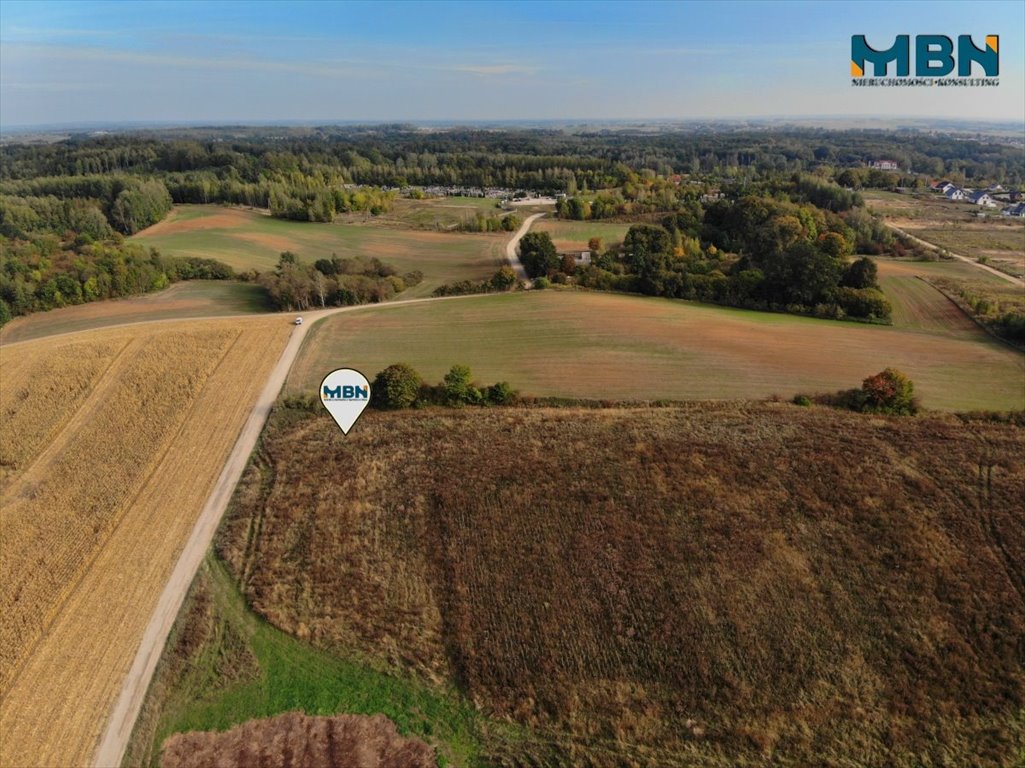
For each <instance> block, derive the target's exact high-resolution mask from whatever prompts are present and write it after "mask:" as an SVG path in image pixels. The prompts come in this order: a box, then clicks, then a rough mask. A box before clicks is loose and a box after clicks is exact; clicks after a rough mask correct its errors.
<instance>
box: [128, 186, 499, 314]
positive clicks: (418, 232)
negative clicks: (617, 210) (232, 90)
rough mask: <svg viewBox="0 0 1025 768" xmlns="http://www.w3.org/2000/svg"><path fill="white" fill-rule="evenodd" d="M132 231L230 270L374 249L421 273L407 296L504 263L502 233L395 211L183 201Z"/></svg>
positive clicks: (402, 268) (171, 251) (478, 276)
mask: <svg viewBox="0 0 1025 768" xmlns="http://www.w3.org/2000/svg"><path fill="white" fill-rule="evenodd" d="M460 208H462V207H460ZM460 215H463V214H462V213H460ZM132 239H133V240H134V241H137V242H139V243H141V244H142V245H146V246H153V247H155V248H157V249H158V250H159V251H160V252H161V253H165V254H168V255H171V256H199V257H202V258H207V259H217V260H219V261H222V262H224V263H225V264H228V265H230V266H232V267H234V268H235V269H237V270H249V269H256V270H259V271H261V272H263V271H267V270H271V269H273V268H274V266H275V265H276V264H277V262H278V257H279V256H280V254H281V252H282V251H292V252H294V253H296V254H298V255H299V257H300V258H301V259H302V260H304V261H307V262H310V263H312V262H314V261H316V260H317V259H324V258H331V256H332V254H336V255H338V256H341V257H354V256H363V257H370V256H376V257H377V258H379V259H381V261H383V262H385V263H386V264H389V265H391V266H393V267H395V268H396V269H397V270H398V271H399V272H400V273H406V272H411V271H414V270H418V271H420V272H422V273H423V275H424V280H423V282H422V283H420V284H419V285H417V286H415V287H414V288H411V289H410V290H408V291H406V292H404V293H403V294H402V297H403V298H415V297H421V296H430V295H431V293H432V291H433V290H434V289H435V288H437V287H438V286H439V285H443V284H445V283H451V282H456V281H458V280H483V279H486V278H489V277H491V276H492V275H493V274H494V273H495V270H497V269H498V268H499V267H500V266H501V265H502V264H503V263H504V260H505V243H506V241H507V240H508V239H509V236H508V234H505V233H501V234H469V233H460V232H431V231H424V230H422V229H417V228H415V226H414V225H412V224H404V223H403V222H402V220H401V219H399V220H391V221H376V220H374V219H371V218H367V219H366V220H365V221H364V220H359V223H356V221H355V220H353V219H351V218H350V219H339V220H338V221H336V222H335V223H333V224H319V223H311V222H298V221H286V220H283V219H274V218H271V217H270V216H269V215H267V214H265V213H262V212H260V211H254V210H247V209H242V208H225V207H221V206H212V205H183V206H178V207H176V208H175V209H174V210H173V211H172V212H171V214H170V215H169V216H168V217H167V218H166V219H164V221H162V222H160V223H159V224H155V225H154V226H152V227H150V228H149V229H146V230H143V231H142V232H140V233H139V234H137V235H135V236H134V237H133V238H132Z"/></svg>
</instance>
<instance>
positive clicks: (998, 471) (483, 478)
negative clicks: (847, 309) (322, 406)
mask: <svg viewBox="0 0 1025 768" xmlns="http://www.w3.org/2000/svg"><path fill="white" fill-rule="evenodd" d="M1023 457H1025V431H1023V429H1022V427H1020V426H1014V425H1009V424H995V423H989V422H963V421H961V420H959V419H957V418H954V417H951V416H938V415H937V416H929V417H919V418H914V419H912V418H904V419H899V418H881V417H870V416H862V415H856V414H850V413H845V412H839V411H834V410H831V409H826V408H807V409H805V408H799V407H797V406H791V405H782V404H775V405H774V404H735V403H721V404H712V403H705V404H692V405H688V406H685V407H672V408H664V409H646V408H637V409H583V410H582V409H574V408H566V409H554V410H552V409H524V408H499V409H493V410H480V409H467V410H463V411H451V410H436V409H432V410H427V411H419V412H417V411H413V412H404V413H394V414H382V413H379V412H371V413H369V414H368V415H366V416H364V419H363V421H362V422H361V423H360V424H358V425H357V427H356V429H355V430H354V431H353V432H352V433H351V434H350V435H349V436H348V437H343V436H342V435H341V433H340V432H339V431H338V429H337V428H336V427H335V426H334V424H333V423H332V422H331V420H330V419H329V418H328V417H327V416H326V415H325V414H316V415H310V414H307V413H305V412H301V411H294V410H288V409H284V410H280V411H278V412H277V413H276V414H275V416H273V417H272V421H271V427H270V428H269V430H268V431H267V432H266V433H265V435H264V439H263V442H262V445H261V449H260V451H259V452H258V454H257V455H255V456H254V459H253V462H252V463H251V465H250V467H249V468H248V469H247V471H246V474H245V476H244V478H243V481H242V483H241V484H240V486H239V489H238V491H237V493H236V498H235V501H234V503H233V507H232V509H231V511H230V512H229V515H228V517H227V518H226V519H225V523H224V524H223V525H222V529H221V531H220V532H219V534H218V539H217V549H218V552H219V554H220V556H221V557H223V558H224V560H225V561H226V563H227V564H228V567H229V569H230V571H231V573H232V574H233V575H234V577H235V578H236V579H237V580H238V582H239V583H240V584H241V588H242V590H243V593H244V595H245V596H246V598H247V599H248V600H249V601H250V603H251V605H252V606H253V607H254V608H255V610H256V611H258V612H259V613H260V614H262V615H263V616H265V617H266V618H267V619H268V620H269V621H270V622H271V623H272V624H273V625H275V626H276V627H280V628H281V629H284V630H285V631H287V632H289V633H291V634H292V635H293V636H295V637H296V638H300V639H302V640H304V641H306V642H307V643H310V644H312V645H313V646H316V647H318V648H320V649H324V650H325V651H327V652H329V653H331V654H335V655H337V656H338V657H343V658H346V657H347V658H356V659H370V660H376V661H375V663H378V664H383V665H386V666H387V667H388V668H391V669H394V670H396V673H411V674H414V675H416V676H418V677H419V678H420V679H423V680H427V681H434V684H435V685H439V686H442V687H444V686H445V685H447V684H455V685H456V686H458V688H459V689H460V690H461V691H462V692H463V694H464V695H465V696H466V697H467V698H468V699H469V700H470V701H472V702H474V703H475V704H476V706H478V707H480V708H481V709H482V711H483V712H484V713H486V714H488V715H490V716H493V717H495V718H498V719H500V720H501V719H507V720H508V721H511V722H513V723H516V724H518V726H519V727H521V728H523V729H524V730H522V731H521V732H519V733H520V736H521V737H522V738H521V739H520V740H517V738H509V737H506V738H501V739H498V740H496V741H489V740H488V739H489V737H488V736H487V735H486V734H485V736H484V737H483V738H484V740H485V752H484V755H485V757H486V759H485V760H484V764H495V765H586V766H619V765H655V764H657V765H665V766H760V765H766V764H779V765H810V764H816V765H836V766H841V765H859V766H884V765H885V766H913V765H940V764H950V765H1011V764H1014V761H1015V759H1016V756H1017V757H1020V755H1021V754H1022V749H1023V748H1025V722H1023V721H1022V719H1021V712H1022V707H1023V706H1025V666H1023V664H1025V661H1023V658H1022V655H1021V654H1022V638H1023V637H1025V570H1023V567H1022V564H1023V563H1025V526H1023V522H1022V520H1023V518H1022V506H1021V505H1022V502H1021V496H1020V491H1021V488H1022V487H1023V485H1025V458H1023ZM235 685H236V684H235V683H233V682H232V681H231V680H230V679H228V680H218V679H217V678H216V676H215V677H214V679H212V680H210V681H209V682H208V683H206V696H207V699H206V700H207V701H208V702H216V701H218V700H220V699H221V698H224V699H225V700H226V701H227V700H232V699H231V696H232V693H231V692H232V690H234V688H233V686H235ZM210 706H213V704H210ZM263 714H266V713H263ZM321 714H323V712H321ZM250 716H253V715H250ZM197 726H198V727H203V726H202V722H200V723H194V725H193V727H197ZM222 727H223V726H222Z"/></svg>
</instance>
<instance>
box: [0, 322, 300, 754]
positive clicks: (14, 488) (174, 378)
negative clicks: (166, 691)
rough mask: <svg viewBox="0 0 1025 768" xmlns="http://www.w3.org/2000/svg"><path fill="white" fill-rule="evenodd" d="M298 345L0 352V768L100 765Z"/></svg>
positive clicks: (86, 341) (131, 336)
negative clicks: (207, 511)
mask: <svg viewBox="0 0 1025 768" xmlns="http://www.w3.org/2000/svg"><path fill="white" fill-rule="evenodd" d="M289 330H290V326H288V325H287V324H286V323H282V322H281V321H280V320H279V319H275V318H260V319H255V318H254V319H247V320H238V319H235V320H211V321H194V322H183V323H170V324H165V323H157V324H145V325H140V326H132V327H126V328H121V329H111V330H104V331H93V332H87V333H81V334H74V335H72V336H67V337H56V338H53V339H49V340H47V339H43V340H39V341H34V342H28V343H25V344H18V345H13V346H6V347H4V348H2V350H0V408H2V411H0V413H2V415H3V419H2V424H3V427H2V429H0V464H2V467H3V472H2V473H0V494H2V495H0V501H2V506H0V617H2V618H0V765H4V766H8V765H76V764H83V763H86V762H88V761H89V759H90V757H91V754H92V750H93V749H94V748H95V743H96V740H97V738H98V736H99V733H100V730H101V728H102V726H103V724H104V718H105V716H106V713H107V712H108V711H109V710H110V708H111V706H112V704H113V701H114V699H115V698H116V696H117V693H118V690H119V688H120V685H121V680H122V678H123V676H124V673H125V671H126V670H127V669H128V667H129V665H130V664H131V660H132V657H133V655H134V653H135V649H136V647H137V646H138V642H139V638H140V637H141V635H142V632H143V629H144V627H145V625H146V622H147V621H148V619H149V616H150V613H151V612H152V609H153V606H154V604H155V603H156V600H157V598H158V596H159V594H160V591H161V589H162V587H163V584H164V583H165V581H166V580H167V577H168V575H169V573H170V571H171V569H172V568H173V566H174V563H175V561H176V560H177V557H178V555H179V553H180V551H181V549H182V547H183V545H184V543H185V540H186V538H187V537H188V535H189V533H190V531H191V530H192V526H193V524H194V522H195V519H196V517H197V516H198V514H199V512H200V510H201V508H202V506H203V503H204V501H205V499H206V497H207V495H208V493H209V491H210V489H211V487H212V486H213V484H214V482H215V480H216V478H217V476H218V474H219V473H220V471H221V468H222V466H223V464H224V461H225V459H226V457H227V455H228V453H229V451H230V450H231V447H232V445H233V443H234V441H235V439H236V437H237V435H238V432H239V430H240V429H241V427H242V424H243V423H244V421H245V418H246V416H247V414H248V413H249V410H250V408H251V406H252V404H253V402H254V401H255V400H256V398H257V396H258V395H259V392H260V390H261V389H262V387H263V386H264V384H265V382H266V379H267V376H268V374H269V372H270V370H271V369H272V368H273V366H274V364H275V363H276V362H277V360H278V357H279V356H280V353H281V350H282V349H283V348H284V344H285V342H286V340H287V338H288V334H289ZM56 723H60V731H61V738H60V739H59V740H58V739H54V738H53V734H54V724H56Z"/></svg>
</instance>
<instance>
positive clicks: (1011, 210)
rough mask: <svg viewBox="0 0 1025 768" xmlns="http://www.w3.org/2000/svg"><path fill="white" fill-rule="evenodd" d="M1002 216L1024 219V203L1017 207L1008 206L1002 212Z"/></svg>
mask: <svg viewBox="0 0 1025 768" xmlns="http://www.w3.org/2000/svg"><path fill="white" fill-rule="evenodd" d="M1000 213H1002V214H1003V215H1004V216H1016V217H1018V218H1025V203H1018V204H1017V205H1009V206H1007V207H1006V208H1004V210H1002V211H1001V212H1000Z"/></svg>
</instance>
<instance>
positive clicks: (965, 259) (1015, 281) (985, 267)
mask: <svg viewBox="0 0 1025 768" xmlns="http://www.w3.org/2000/svg"><path fill="white" fill-rule="evenodd" d="M886 226H888V227H889V228H890V229H892V230H893V231H894V232H896V233H897V234H898V235H903V236H904V237H906V238H908V239H909V240H913V241H914V242H916V243H918V244H919V245H923V246H925V247H926V248H929V249H931V250H934V251H939V250H943V249H941V248H940V247H939V246H937V245H934V244H933V243H930V242H929V241H928V240H923V239H922V238H920V237H915V236H914V235H912V234H911V233H910V232H905V231H904V230H903V229H901V228H900V227H895V226H893V224H890V223H889V222H887V223H886ZM946 252H947V253H948V254H949V255H951V256H953V257H954V258H955V259H960V260H961V261H963V262H965V263H966V264H971V265H972V266H973V267H976V268H977V269H982V270H985V271H986V272H989V273H990V274H992V275H996V276H997V277H999V278H1000V279H1002V280H1006V281H1007V282H1009V283H1013V284H1014V285H1018V286H1023V287H1025V280H1020V279H1019V278H1017V277H1015V276H1014V275H1009V274H1007V273H1006V272H1001V271H1000V270H999V269H994V268H993V267H990V266H988V265H986V264H980V263H979V262H978V261H976V260H975V259H970V258H968V257H967V256H962V255H961V254H959V253H954V252H953V251H946Z"/></svg>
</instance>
